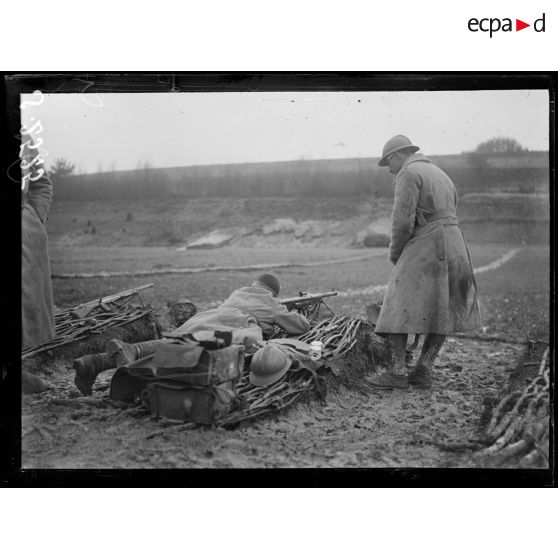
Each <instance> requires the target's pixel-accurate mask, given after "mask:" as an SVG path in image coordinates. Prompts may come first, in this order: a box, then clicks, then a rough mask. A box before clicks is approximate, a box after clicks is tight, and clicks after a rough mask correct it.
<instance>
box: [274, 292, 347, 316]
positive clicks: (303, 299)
mask: <svg viewBox="0 0 558 558" xmlns="http://www.w3.org/2000/svg"><path fill="white" fill-rule="evenodd" d="M338 294H339V293H338V292H337V291H328V292H325V293H300V296H295V297H292V298H283V299H281V301H280V302H281V304H284V305H285V306H286V307H287V309H288V310H294V311H296V312H299V313H300V314H302V315H303V316H305V317H306V318H307V319H308V320H309V321H314V320H316V319H318V317H319V314H320V310H321V307H322V305H323V306H325V307H326V308H327V309H328V310H329V311H330V312H331V313H332V314H333V315H335V313H334V312H333V310H332V309H331V308H330V307H329V306H328V305H327V304H326V303H325V301H324V298H328V297H330V296H337V295H338Z"/></svg>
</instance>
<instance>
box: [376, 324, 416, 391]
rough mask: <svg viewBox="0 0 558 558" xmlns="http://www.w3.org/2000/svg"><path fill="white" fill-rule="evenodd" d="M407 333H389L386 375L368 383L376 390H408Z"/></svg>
mask: <svg viewBox="0 0 558 558" xmlns="http://www.w3.org/2000/svg"><path fill="white" fill-rule="evenodd" d="M406 346H407V334H406V333H389V334H388V335H387V337H386V347H387V351H388V369H387V371H386V372H385V373H384V374H380V375H379V376H377V377H375V378H373V379H372V380H370V381H369V382H368V383H369V385H370V386H371V387H373V388H375V389H407V388H408V387H409V383H408V381H407V370H406V368H405V348H406Z"/></svg>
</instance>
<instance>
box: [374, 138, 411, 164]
mask: <svg viewBox="0 0 558 558" xmlns="http://www.w3.org/2000/svg"><path fill="white" fill-rule="evenodd" d="M401 149H409V150H412V151H413V153H414V152H415V151H418V150H419V149H420V147H417V146H416V145H413V143H412V142H411V140H410V139H409V138H408V137H407V136H401V135H398V136H393V137H392V138H390V139H389V140H388V141H387V142H386V144H385V145H384V149H383V150H382V158H381V159H380V162H379V163H378V165H380V167H387V164H388V162H387V158H388V157H389V156H390V155H391V154H392V153H395V152H396V151H400V150H401Z"/></svg>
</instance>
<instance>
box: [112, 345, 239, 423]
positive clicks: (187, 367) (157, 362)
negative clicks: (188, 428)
mask: <svg viewBox="0 0 558 558" xmlns="http://www.w3.org/2000/svg"><path fill="white" fill-rule="evenodd" d="M244 350H245V348H244V345H230V346H228V347H223V348H221V349H213V350H211V349H207V348H205V347H204V346H202V345H201V344H200V343H198V342H196V341H194V340H192V339H187V340H175V341H169V342H167V343H161V344H160V345H158V346H157V349H156V352H155V354H154V355H151V356H149V357H145V358H143V359H140V360H138V361H135V362H133V363H131V364H130V365H128V366H126V367H122V368H119V369H118V370H117V371H116V373H115V375H114V377H113V380H112V382H111V392H110V396H111V398H112V399H115V400H120V401H126V402H133V401H141V403H142V404H143V405H144V406H146V407H147V408H149V410H150V411H151V414H152V416H153V417H156V418H158V417H165V418H168V419H172V420H180V421H184V422H198V423H202V424H211V423H212V421H213V419H214V418H215V417H216V416H221V415H222V414H226V413H227V412H228V410H229V407H230V404H231V402H232V400H233V398H234V396H235V394H236V391H235V388H236V382H237V380H238V378H239V377H240V375H241V374H242V371H243V363H244Z"/></svg>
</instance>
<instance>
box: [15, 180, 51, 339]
mask: <svg viewBox="0 0 558 558" xmlns="http://www.w3.org/2000/svg"><path fill="white" fill-rule="evenodd" d="M51 200H52V183H51V182H50V180H49V178H48V177H47V176H46V174H43V176H42V177H41V178H39V179H38V180H37V181H35V182H29V189H28V190H27V192H26V193H25V194H24V196H23V199H22V205H21V314H22V318H21V335H22V346H23V348H26V347H34V346H36V345H40V344H41V343H46V342H47V341H49V340H50V339H52V338H53V337H54V304H53V298H52V284H51V279H50V263H49V258H48V246H47V232H46V228H45V224H46V219H47V215H48V210H49V207H50V203H51Z"/></svg>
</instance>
